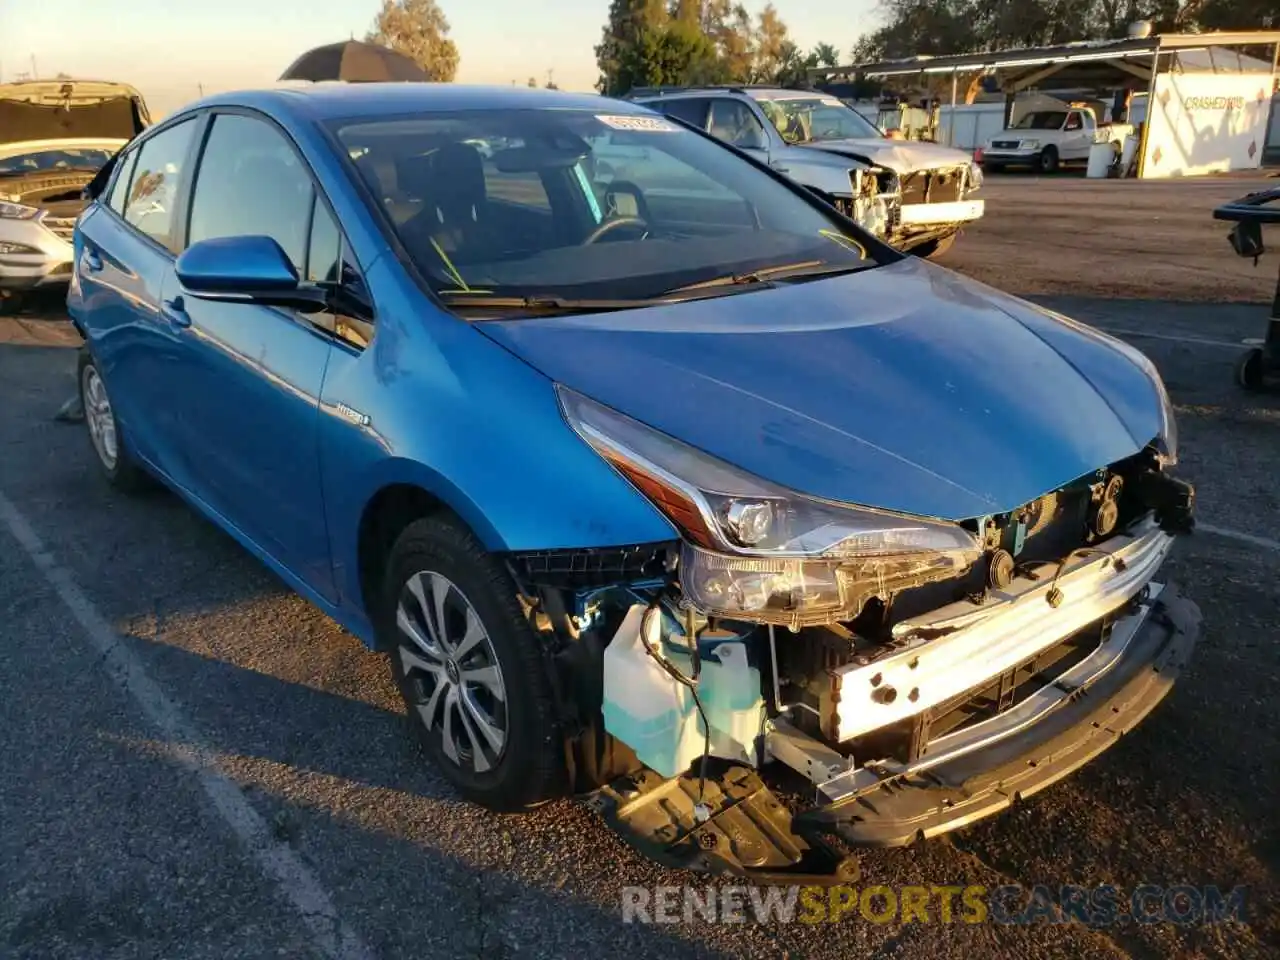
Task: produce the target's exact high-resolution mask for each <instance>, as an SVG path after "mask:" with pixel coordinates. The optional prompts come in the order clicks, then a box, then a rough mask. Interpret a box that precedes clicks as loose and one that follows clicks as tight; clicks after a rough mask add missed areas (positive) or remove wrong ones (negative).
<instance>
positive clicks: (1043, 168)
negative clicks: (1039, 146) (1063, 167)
mask: <svg viewBox="0 0 1280 960" xmlns="http://www.w3.org/2000/svg"><path fill="white" fill-rule="evenodd" d="M1038 165H1039V167H1040V172H1041V173H1056V172H1057V170H1058V148H1057V147H1045V148H1044V149H1043V150H1041V151H1040V160H1039V164H1038Z"/></svg>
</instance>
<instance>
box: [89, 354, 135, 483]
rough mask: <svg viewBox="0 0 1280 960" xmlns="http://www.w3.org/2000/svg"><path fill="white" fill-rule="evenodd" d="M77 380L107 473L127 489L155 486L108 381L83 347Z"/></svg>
mask: <svg viewBox="0 0 1280 960" xmlns="http://www.w3.org/2000/svg"><path fill="white" fill-rule="evenodd" d="M76 381H77V383H78V384H79V388H80V403H81V406H83V408H84V423H85V432H86V433H87V434H88V437H89V446H90V447H91V448H92V449H93V453H94V457H95V458H96V459H97V461H98V466H99V467H101V468H102V474H103V476H105V477H106V478H107V482H108V483H109V484H111V486H113V487H115V488H116V489H117V490H120V491H121V492H123V493H130V494H134V493H141V492H143V491H145V490H146V489H147V488H148V487H150V486H151V478H150V477H148V476H147V474H146V472H145V471H144V470H143V469H142V467H141V466H139V464H138V462H137V461H136V460H134V459H133V456H132V455H131V454H130V453H129V444H128V441H127V439H126V438H125V434H124V430H123V428H122V427H120V425H119V424H117V423H116V418H115V411H114V410H113V408H112V406H111V399H110V397H109V396H108V395H107V387H106V383H105V382H104V381H103V379H102V375H101V373H99V371H98V366H97V364H96V362H95V361H94V359H93V357H92V356H90V354H89V351H88V350H81V351H80V363H79V365H78V367H77V375H76Z"/></svg>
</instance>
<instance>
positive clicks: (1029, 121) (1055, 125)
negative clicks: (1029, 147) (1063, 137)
mask: <svg viewBox="0 0 1280 960" xmlns="http://www.w3.org/2000/svg"><path fill="white" fill-rule="evenodd" d="M1066 122H1067V111H1065V110H1036V111H1033V112H1032V113H1028V114H1027V115H1026V116H1025V117H1023V118H1022V119H1021V120H1019V121H1018V122H1017V123H1015V124H1014V125H1013V128H1014V129H1015V130H1061V129H1062V125H1063V124H1064V123H1066Z"/></svg>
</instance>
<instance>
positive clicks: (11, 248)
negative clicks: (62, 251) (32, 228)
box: [0, 240, 40, 253]
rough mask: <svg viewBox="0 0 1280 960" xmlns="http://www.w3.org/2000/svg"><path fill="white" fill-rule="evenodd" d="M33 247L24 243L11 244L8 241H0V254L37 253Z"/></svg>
mask: <svg viewBox="0 0 1280 960" xmlns="http://www.w3.org/2000/svg"><path fill="white" fill-rule="evenodd" d="M39 252H40V251H39V250H37V249H36V248H35V247H31V246H28V245H27V244H25V243H11V242H10V241H8V240H0V253H39Z"/></svg>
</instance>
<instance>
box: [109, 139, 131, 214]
mask: <svg viewBox="0 0 1280 960" xmlns="http://www.w3.org/2000/svg"><path fill="white" fill-rule="evenodd" d="M137 164H138V151H137V150H130V151H129V152H128V153H127V154H126V155H125V156H124V157H122V158H121V159H120V160H119V161H118V162H117V164H116V165H117V166H118V167H119V169H118V170H117V171H116V178H115V180H114V181H113V182H112V184H111V193H110V194H109V195H108V197H107V206H108V207H110V208H111V209H112V210H114V211H115V212H116V213H119V214H122V215H123V214H124V204H125V199H126V198H127V197H128V196H129V181H130V180H132V179H133V168H134V167H135V166H137Z"/></svg>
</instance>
